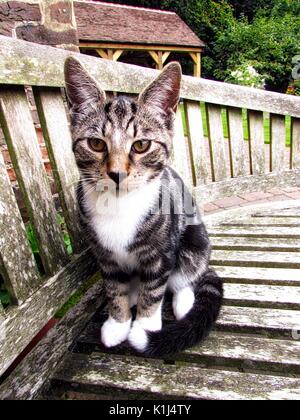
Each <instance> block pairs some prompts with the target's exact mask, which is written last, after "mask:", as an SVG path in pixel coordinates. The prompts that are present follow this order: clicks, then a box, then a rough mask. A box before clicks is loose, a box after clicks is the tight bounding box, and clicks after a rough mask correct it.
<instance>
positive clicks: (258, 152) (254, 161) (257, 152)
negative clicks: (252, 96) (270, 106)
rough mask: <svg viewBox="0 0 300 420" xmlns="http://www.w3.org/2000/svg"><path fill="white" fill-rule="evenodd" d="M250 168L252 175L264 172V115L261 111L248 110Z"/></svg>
mask: <svg viewBox="0 0 300 420" xmlns="http://www.w3.org/2000/svg"><path fill="white" fill-rule="evenodd" d="M248 124H249V147H250V168H251V174H252V175H263V174H264V173H265V139H264V116H263V113H262V112H257V111H248Z"/></svg>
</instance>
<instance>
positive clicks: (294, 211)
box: [251, 206, 300, 219]
mask: <svg viewBox="0 0 300 420" xmlns="http://www.w3.org/2000/svg"><path fill="white" fill-rule="evenodd" d="M299 214H300V206H299V207H296V206H295V207H293V208H291V209H280V210H278V209H273V210H265V211H263V212H256V213H253V214H252V215H251V216H252V217H267V218H273V217H275V218H277V217H288V218H291V217H294V218H295V217H296V218H298V219H299V217H300V216H299Z"/></svg>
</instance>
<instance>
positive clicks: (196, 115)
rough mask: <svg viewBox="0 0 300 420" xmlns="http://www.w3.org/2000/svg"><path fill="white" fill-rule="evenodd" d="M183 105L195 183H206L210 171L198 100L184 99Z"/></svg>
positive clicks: (209, 178)
mask: <svg viewBox="0 0 300 420" xmlns="http://www.w3.org/2000/svg"><path fill="white" fill-rule="evenodd" d="M184 105H185V114H186V122H187V128H188V136H189V140H190V145H191V152H192V153H191V154H192V158H193V168H194V176H195V185H199V184H206V183H207V182H209V181H210V180H211V171H210V168H209V165H208V159H207V156H206V154H207V151H206V147H205V142H206V140H205V139H204V134H203V122H202V115H201V109H200V104H199V102H192V101H185V102H184Z"/></svg>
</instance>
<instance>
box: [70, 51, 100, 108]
mask: <svg viewBox="0 0 300 420" xmlns="http://www.w3.org/2000/svg"><path fill="white" fill-rule="evenodd" d="M65 86H66V92H67V96H68V99H69V101H70V104H71V105H72V106H74V107H80V106H85V107H86V106H89V105H93V106H95V105H102V104H103V103H104V102H105V99H106V96H105V92H104V91H103V90H102V89H101V88H100V87H99V85H98V83H97V82H96V80H95V79H94V78H93V77H92V76H90V75H89V74H88V72H87V71H86V69H85V68H84V67H83V66H82V64H81V63H80V62H79V61H78V60H76V58H73V57H68V58H67V59H66V62H65Z"/></svg>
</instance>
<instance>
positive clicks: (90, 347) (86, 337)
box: [76, 322, 300, 374]
mask: <svg viewBox="0 0 300 420" xmlns="http://www.w3.org/2000/svg"><path fill="white" fill-rule="evenodd" d="M100 328H101V326H100V325H99V323H97V322H90V323H89V325H88V326H87V327H86V328H85V329H84V331H83V332H82V333H81V334H80V336H79V337H78V340H77V345H78V347H77V348H76V351H77V350H78V352H80V353H86V354H91V353H99V352H100V353H107V352H110V351H111V350H107V349H106V348H105V347H104V346H103V345H102V344H101V342H100V341H99V330H100ZM116 352H117V353H115V354H120V355H121V354H125V355H131V353H130V352H131V350H130V348H129V347H127V346H126V345H123V347H119V348H118V349H116ZM299 354H300V342H297V341H290V340H278V339H269V338H264V337H258V336H253V335H252V336H251V335H244V334H237V333H235V334H233V333H225V332H219V331H213V332H211V333H210V335H209V337H208V338H207V339H206V340H204V342H202V343H201V344H200V345H199V346H196V347H194V348H192V349H189V350H186V351H185V352H183V353H180V354H175V355H173V356H169V359H170V360H174V361H175V362H176V361H186V362H193V363H199V364H201V366H202V367H203V366H205V367H208V366H211V365H212V366H214V367H216V366H220V367H225V368H238V369H242V371H243V372H245V371H253V370H256V371H257V370H262V371H269V372H270V371H273V372H281V373H291V374H296V373H300V358H299Z"/></svg>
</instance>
